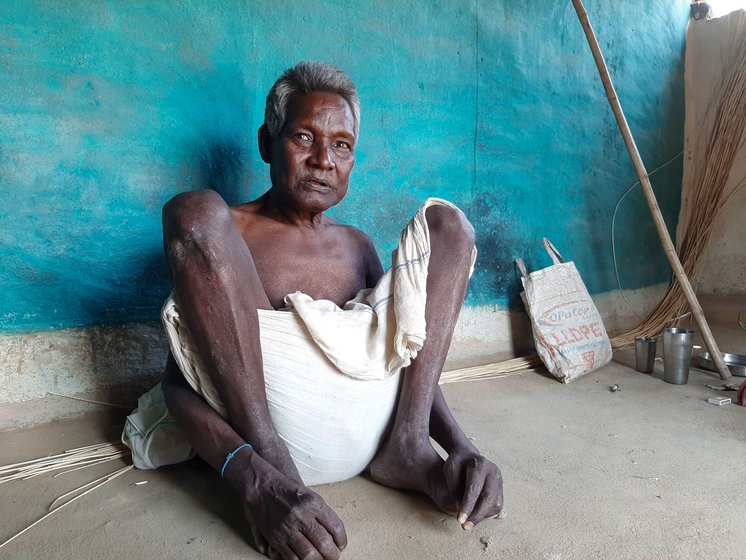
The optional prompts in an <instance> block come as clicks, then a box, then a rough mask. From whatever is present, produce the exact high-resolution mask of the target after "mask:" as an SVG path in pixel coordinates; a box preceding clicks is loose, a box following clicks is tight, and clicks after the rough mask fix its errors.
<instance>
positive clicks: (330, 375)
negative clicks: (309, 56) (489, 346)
mask: <svg viewBox="0 0 746 560" xmlns="http://www.w3.org/2000/svg"><path fill="white" fill-rule="evenodd" d="M359 122H360V109H359V100H358V95H357V92H356V90H355V87H354V85H353V83H352V81H351V80H350V79H349V78H348V77H347V76H346V75H345V74H343V73H342V72H341V71H339V70H338V69H336V68H334V67H333V66H329V65H327V64H321V63H314V62H302V63H299V64H298V65H296V66H295V67H293V68H291V69H289V70H287V71H286V72H285V73H284V74H283V75H282V77H280V78H279V79H278V81H277V82H276V83H275V84H274V86H273V87H272V90H271V91H270V93H269V95H268V97H267V105H266V113H265V122H264V124H263V125H262V126H261V128H260V129H259V134H258V139H259V151H260V153H261V156H262V159H263V160H264V161H265V162H266V163H268V164H269V165H270V177H271V183H272V184H271V187H270V188H269V190H268V191H267V192H266V193H265V194H264V195H262V196H261V197H259V198H258V199H256V200H254V201H253V202H249V203H246V204H242V205H239V206H236V207H229V206H227V205H226V203H225V202H224V201H223V199H222V198H221V197H220V196H219V195H218V194H217V193H215V192H213V191H209V190H204V191H196V192H189V193H184V194H180V195H178V196H176V197H174V198H173V199H172V200H171V201H169V202H168V203H167V204H166V206H165V207H164V210H163V229H164V244H165V250H166V255H167V258H168V263H169V266H170V270H171V275H172V280H173V289H174V291H173V297H172V299H170V300H169V302H168V303H167V305H166V306H165V308H164V321H165V322H166V325H167V329H169V331H170V342H171V355H170V357H169V361H168V365H167V367H166V371H165V374H164V378H163V391H164V394H165V399H166V404H167V406H168V409H169V411H170V413H171V414H172V415H173V417H174V418H175V420H176V423H177V425H178V426H179V428H180V429H181V431H182V432H183V433H184V434H185V436H186V438H187V439H188V441H189V443H190V444H191V446H192V447H193V448H194V450H196V452H197V453H198V454H199V455H200V456H201V457H202V458H203V459H204V460H206V461H207V462H208V463H209V464H210V465H212V467H213V468H215V470H216V471H218V472H219V473H220V474H221V475H222V476H223V477H224V478H225V479H226V480H227V481H228V482H229V483H230V484H231V485H232V486H233V487H234V488H235V490H236V491H237V492H238V494H239V496H240V498H241V500H242V501H243V503H244V509H245V512H246V518H247V519H248V522H249V525H250V526H251V537H252V538H253V541H254V545H255V546H256V548H257V549H258V550H259V551H260V552H262V553H264V554H266V555H267V556H269V557H270V558H285V559H291V558H325V559H333V558H337V557H339V554H340V552H341V551H342V550H343V549H344V547H345V545H346V543H347V536H346V534H345V530H344V527H343V525H342V522H341V521H340V519H339V518H338V517H337V515H336V514H335V513H334V512H333V511H332V509H331V508H330V507H329V506H328V505H327V504H326V503H325V502H324V500H323V499H322V498H321V497H320V496H319V495H317V494H316V493H314V492H313V491H312V490H310V489H309V488H308V487H307V486H308V485H313V484H319V483H327V482H335V481H340V480H344V479H346V478H349V477H351V476H355V475H357V474H359V473H360V472H362V471H363V470H365V469H366V468H367V469H368V470H369V472H370V476H371V477H372V478H373V480H375V481H377V482H379V483H381V484H384V485H386V486H390V487H393V488H403V489H410V490H416V491H420V492H423V493H425V494H427V495H428V496H430V498H432V500H433V502H435V504H436V505H437V506H438V507H440V508H441V509H443V510H444V511H447V512H451V513H453V514H455V515H456V516H457V518H458V522H459V523H460V524H461V525H462V527H463V528H464V529H467V530H468V529H471V528H472V527H473V526H474V525H475V524H476V523H479V522H480V521H482V520H484V519H485V518H489V517H494V516H497V515H498V514H499V513H500V510H501V508H502V478H501V475H500V471H499V469H498V468H497V467H496V466H495V465H494V464H493V463H491V462H490V461H488V460H487V459H485V458H484V457H483V456H482V455H481V454H480V453H479V451H478V450H477V449H476V448H475V447H474V445H473V444H472V443H471V442H470V441H469V439H468V438H467V437H466V436H465V435H464V433H463V431H462V430H461V429H460V428H459V426H458V424H457V423H456V421H455V419H454V417H453V415H452V414H451V412H450V410H449V409H448V406H447V405H446V402H445V399H444V398H443V394H442V393H441V391H440V389H439V387H438V379H439V376H440V373H441V370H442V367H443V363H444V361H445V357H446V352H447V350H448V347H449V344H450V341H451V336H452V334H453V329H454V326H455V324H456V320H457V318H458V313H459V309H460V307H461V304H462V302H463V298H464V294H465V291H466V285H467V282H468V279H469V275H470V273H471V267H472V265H473V259H474V255H475V249H474V231H473V229H472V227H471V225H470V224H469V222H468V221H467V220H466V218H465V217H464V215H463V214H462V213H461V212H460V211H459V210H458V209H457V208H455V207H454V206H453V205H451V204H449V203H447V202H445V201H441V200H438V199H430V200H429V201H428V202H427V203H426V204H425V206H423V208H422V209H421V210H420V211H419V212H418V214H417V215H416V216H415V218H414V219H413V220H412V222H411V223H410V224H409V226H408V227H407V229H406V230H405V231H404V233H403V234H402V239H401V242H400V245H399V249H398V251H397V253H396V255H395V260H394V264H393V266H392V268H391V269H390V270H389V271H388V272H387V273H386V274H384V273H383V269H382V266H381V262H380V261H379V259H378V256H377V254H376V251H375V249H374V247H373V244H372V242H371V240H370V239H369V238H368V236H366V235H365V234H364V233H363V232H361V231H359V230H357V229H355V228H353V227H351V226H348V225H344V224H340V223H338V222H336V221H334V220H332V219H331V218H329V217H328V216H326V214H324V212H325V211H326V210H328V209H329V208H331V207H332V206H334V205H335V204H337V203H339V202H340V201H341V200H342V199H343V198H344V196H345V194H346V193H347V189H348V183H349V178H350V172H351V171H352V168H353V165H354V163H355V145H356V142H357V138H358V128H359ZM430 437H432V438H433V439H434V440H435V441H437V442H438V443H439V444H440V445H441V446H442V448H443V449H444V450H445V451H446V453H447V454H448V457H447V458H446V459H445V460H443V459H442V458H441V457H440V455H439V454H438V453H437V452H436V451H435V449H434V448H433V446H432V445H431V442H430Z"/></svg>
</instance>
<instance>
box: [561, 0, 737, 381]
mask: <svg viewBox="0 0 746 560" xmlns="http://www.w3.org/2000/svg"><path fill="white" fill-rule="evenodd" d="M572 4H573V6H574V7H575V11H576V12H577V14H578V18H579V19H580V24H581V25H582V26H583V31H584V32H585V36H586V38H587V39H588V44H589V45H590V47H591V52H592V53H593V59H594V60H595V61H596V66H597V68H598V73H599V75H600V76H601V81H602V82H603V85H604V90H605V91H606V97H607V99H608V100H609V104H610V105H611V109H612V111H613V112H614V117H615V118H616V122H617V125H619V130H620V131H621V133H622V136H623V137H624V143H625V144H626V145H627V151H628V152H629V155H630V157H631V158H632V163H633V165H634V166H635V171H636V172H637V177H638V178H639V179H640V185H641V186H642V190H643V193H644V194H645V199H646V200H647V202H648V206H649V207H650V212H651V213H652V215H653V222H654V223H655V227H656V229H657V230H658V236H659V237H660V239H661V243H662V244H663V251H664V253H665V254H666V258H668V262H669V263H670V264H671V268H673V272H674V275H675V276H676V279H677V280H678V281H679V285H680V286H681V288H682V290H683V291H684V295H685V296H686V299H687V302H688V303H689V307H690V308H691V310H692V314H693V315H694V319H695V320H696V321H697V325H698V326H699V328H700V330H701V332H702V338H703V339H704V341H705V345H706V346H707V349H708V350H709V351H710V356H711V357H712V360H713V362H715V365H716V366H717V369H718V372H719V373H720V378H721V379H728V378H729V377H730V376H731V374H730V371H729V370H728V366H726V365H725V362H724V361H723V356H722V355H721V354H720V349H719V348H718V346H717V343H716V342H715V338H714V337H713V336H712V331H710V326H709V325H708V324H707V320H706V319H705V315H704V313H703V312H702V307H701V306H700V305H699V301H698V300H697V296H696V294H695V293H694V290H693V289H692V286H691V284H690V283H689V278H688V277H687V275H686V272H685V271H684V267H683V266H681V261H679V257H678V255H677V253H676V249H675V247H674V244H673V242H672V241H671V236H670V235H669V234H668V229H667V228H666V223H665V221H664V220H663V216H662V214H661V211H660V208H659V207H658V201H657V200H656V198H655V193H654V192H653V187H652V185H651V184H650V179H649V178H648V173H647V171H646V170H645V165H644V164H643V162H642V158H641V157H640V152H639V151H638V150H637V145H636V144H635V140H634V138H633V137H632V132H631V131H630V128H629V125H628V124H627V119H626V118H625V116H624V112H623V111H622V105H621V103H619V98H618V97H617V94H616V91H615V90H614V85H613V84H612V82H611V77H610V76H609V70H608V68H607V67H606V62H605V61H604V57H603V54H602V53H601V49H600V47H599V46H598V41H597V40H596V35H595V33H594V32H593V28H592V27H591V24H590V21H588V14H587V13H586V11H585V8H584V7H583V3H582V2H581V0H572Z"/></svg>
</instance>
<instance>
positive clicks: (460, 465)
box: [443, 451, 503, 531]
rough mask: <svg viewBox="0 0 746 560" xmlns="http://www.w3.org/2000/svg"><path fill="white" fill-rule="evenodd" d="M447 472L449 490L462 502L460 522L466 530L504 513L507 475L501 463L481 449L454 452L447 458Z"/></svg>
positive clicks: (459, 502)
mask: <svg viewBox="0 0 746 560" xmlns="http://www.w3.org/2000/svg"><path fill="white" fill-rule="evenodd" d="M443 472H444V474H445V478H446V482H447V483H448V490H449V491H450V492H451V495H452V496H453V497H454V499H455V500H456V502H458V504H459V508H458V522H459V523H461V526H462V527H463V528H464V529H465V530H466V531H469V530H471V529H472V528H473V527H474V525H476V524H477V523H479V522H480V521H482V520H484V519H487V518H490V517H497V516H499V515H500V513H501V511H502V508H503V477H502V474H501V473H500V469H499V468H498V467H497V465H495V464H494V463H492V462H491V461H489V460H488V459H486V458H485V457H483V456H482V455H480V454H479V452H478V451H477V452H474V451H454V452H452V453H451V454H450V455H449V456H448V459H446V462H445V464H444V465H443Z"/></svg>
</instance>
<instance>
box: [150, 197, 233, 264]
mask: <svg viewBox="0 0 746 560" xmlns="http://www.w3.org/2000/svg"><path fill="white" fill-rule="evenodd" d="M232 226H233V220H232V219H231V215H230V208H229V207H228V205H227V204H226V203H225V201H224V200H223V198H222V197H221V196H220V195H219V194H218V193H216V192H215V191H212V190H206V189H205V190H199V191H191V192H186V193H181V194H178V195H176V196H175V197H173V198H172V199H171V200H169V201H168V202H167V203H166V204H165V206H164V207H163V242H164V246H165V249H166V254H167V255H168V256H169V260H172V259H173V258H175V259H176V260H177V261H180V260H182V259H183V257H184V255H185V252H186V251H188V250H189V249H190V248H197V247H202V248H205V247H206V246H208V245H209V244H210V243H211V242H212V241H217V240H220V239H221V238H222V236H223V235H224V233H225V231H226V230H225V228H227V227H232ZM172 264H177V263H172Z"/></svg>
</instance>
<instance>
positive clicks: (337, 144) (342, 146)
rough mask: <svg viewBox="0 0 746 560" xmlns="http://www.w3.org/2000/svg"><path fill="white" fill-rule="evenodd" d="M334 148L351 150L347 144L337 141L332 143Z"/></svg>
mask: <svg viewBox="0 0 746 560" xmlns="http://www.w3.org/2000/svg"><path fill="white" fill-rule="evenodd" d="M334 147H335V148H340V149H342V150H350V149H352V146H350V145H349V144H348V143H347V142H344V141H343V140H338V141H336V142H335V143H334Z"/></svg>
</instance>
